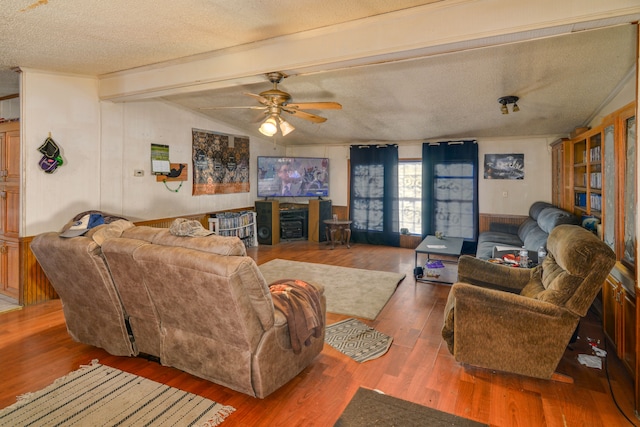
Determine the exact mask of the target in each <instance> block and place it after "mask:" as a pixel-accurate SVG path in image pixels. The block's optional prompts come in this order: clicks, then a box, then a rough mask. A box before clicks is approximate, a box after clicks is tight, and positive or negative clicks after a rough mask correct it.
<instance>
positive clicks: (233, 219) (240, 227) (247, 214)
mask: <svg viewBox="0 0 640 427" xmlns="http://www.w3.org/2000/svg"><path fill="white" fill-rule="evenodd" d="M209 230H210V231H213V232H214V233H215V234H217V235H220V236H237V237H239V238H240V240H242V241H243V242H244V245H245V246H246V247H248V248H250V247H254V246H258V238H257V236H258V232H257V228H256V213H255V212H254V211H242V212H219V213H216V214H213V216H212V217H211V218H209Z"/></svg>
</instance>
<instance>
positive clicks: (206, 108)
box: [198, 105, 268, 110]
mask: <svg viewBox="0 0 640 427" xmlns="http://www.w3.org/2000/svg"><path fill="white" fill-rule="evenodd" d="M237 108H243V109H249V110H266V109H267V108H268V107H266V106H265V107H258V106H255V105H254V106H251V107H200V108H198V110H229V109H237Z"/></svg>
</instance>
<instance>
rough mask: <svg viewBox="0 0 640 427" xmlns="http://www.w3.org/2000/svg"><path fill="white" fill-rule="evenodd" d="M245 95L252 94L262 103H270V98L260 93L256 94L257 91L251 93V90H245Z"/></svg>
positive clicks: (251, 95)
mask: <svg viewBox="0 0 640 427" xmlns="http://www.w3.org/2000/svg"><path fill="white" fill-rule="evenodd" d="M244 95H247V96H250V97H252V98H255V99H257V100H258V101H259V102H260V103H262V104H265V105H267V104H269V100H268V99H267V98H265V97H264V96H262V95H258V94H255V93H249V92H245V93H244Z"/></svg>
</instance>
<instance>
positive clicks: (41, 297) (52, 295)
mask: <svg viewBox="0 0 640 427" xmlns="http://www.w3.org/2000/svg"><path fill="white" fill-rule="evenodd" d="M34 238H35V236H31V237H25V238H22V239H20V243H19V248H20V279H19V280H20V287H19V289H20V296H19V298H18V303H19V304H20V305H24V306H26V305H33V304H38V303H40V302H44V301H49V300H52V299H56V298H58V294H57V293H56V291H55V290H54V289H53V286H51V283H50V282H49V279H48V278H47V276H46V275H45V274H44V271H43V270H42V267H40V264H39V263H38V261H37V260H36V257H35V255H33V252H31V247H30V245H31V241H32V240H33V239H34Z"/></svg>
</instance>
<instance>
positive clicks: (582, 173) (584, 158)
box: [571, 127, 602, 218]
mask: <svg viewBox="0 0 640 427" xmlns="http://www.w3.org/2000/svg"><path fill="white" fill-rule="evenodd" d="M571 159H572V161H571V167H572V183H573V211H574V213H575V214H576V215H593V216H596V217H598V218H601V217H602V128H601V127H598V128H596V129H594V130H591V131H588V132H585V133H583V134H582V135H579V136H578V137H576V138H575V139H573V140H572V144H571Z"/></svg>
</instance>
